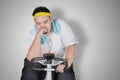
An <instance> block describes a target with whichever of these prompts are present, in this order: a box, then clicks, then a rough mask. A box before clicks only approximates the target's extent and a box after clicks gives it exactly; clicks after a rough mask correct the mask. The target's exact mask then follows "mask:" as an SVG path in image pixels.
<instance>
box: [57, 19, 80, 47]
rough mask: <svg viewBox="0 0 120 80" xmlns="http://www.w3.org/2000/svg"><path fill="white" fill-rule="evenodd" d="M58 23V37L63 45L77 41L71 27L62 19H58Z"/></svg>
mask: <svg viewBox="0 0 120 80" xmlns="http://www.w3.org/2000/svg"><path fill="white" fill-rule="evenodd" d="M58 23H59V24H60V37H61V40H62V43H63V45H64V46H65V47H67V46H69V45H72V44H77V43H79V41H78V39H77V37H76V36H75V34H74V32H73V30H72V29H71V27H70V26H69V25H68V24H67V23H65V22H64V21H63V20H58Z"/></svg>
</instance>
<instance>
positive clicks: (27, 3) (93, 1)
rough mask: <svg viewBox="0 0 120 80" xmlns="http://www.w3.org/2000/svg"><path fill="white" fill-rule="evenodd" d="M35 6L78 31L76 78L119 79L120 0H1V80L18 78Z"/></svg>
mask: <svg viewBox="0 0 120 80" xmlns="http://www.w3.org/2000/svg"><path fill="white" fill-rule="evenodd" d="M38 6H46V7H48V8H49V9H50V10H51V12H52V16H53V18H60V19H63V20H64V21H65V22H67V23H68V24H69V25H70V26H71V28H72V29H73V31H74V32H75V34H76V35H77V37H78V39H79V42H80V44H79V45H78V46H77V49H76V52H75V59H74V70H75V75H76V78H77V80H120V0H0V80H20V77H21V71H22V68H23V63H24V62H23V61H24V58H25V53H24V48H25V40H26V37H27V35H28V33H29V31H30V30H31V29H32V28H33V27H34V22H33V17H32V11H33V10H34V8H36V7H38Z"/></svg>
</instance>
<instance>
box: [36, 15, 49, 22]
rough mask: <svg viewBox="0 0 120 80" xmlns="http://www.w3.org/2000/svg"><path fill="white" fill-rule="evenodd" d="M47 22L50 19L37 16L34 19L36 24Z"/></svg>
mask: <svg viewBox="0 0 120 80" xmlns="http://www.w3.org/2000/svg"><path fill="white" fill-rule="evenodd" d="M48 20H50V17H48V16H38V17H36V18H35V21H36V22H44V21H48Z"/></svg>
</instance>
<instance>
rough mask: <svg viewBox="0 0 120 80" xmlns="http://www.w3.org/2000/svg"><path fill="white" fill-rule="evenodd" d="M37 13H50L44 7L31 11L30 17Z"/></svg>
mask: <svg viewBox="0 0 120 80" xmlns="http://www.w3.org/2000/svg"><path fill="white" fill-rule="evenodd" d="M38 12H48V13H50V10H49V9H48V8H46V7H44V6H40V7H37V8H35V9H34V10H33V13H32V16H34V15H35V14H36V13H38Z"/></svg>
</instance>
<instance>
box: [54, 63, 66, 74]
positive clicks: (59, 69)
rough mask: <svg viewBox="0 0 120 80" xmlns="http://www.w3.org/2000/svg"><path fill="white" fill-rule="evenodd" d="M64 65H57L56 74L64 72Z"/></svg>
mask: <svg viewBox="0 0 120 80" xmlns="http://www.w3.org/2000/svg"><path fill="white" fill-rule="evenodd" d="M64 68H65V65H64V64H59V65H58V66H57V68H56V72H61V73H63V72H64Z"/></svg>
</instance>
